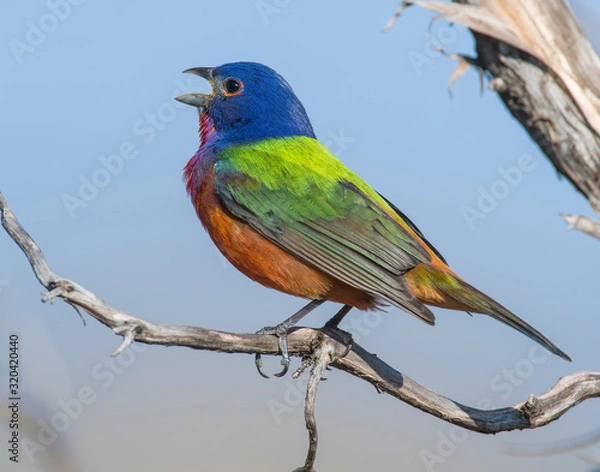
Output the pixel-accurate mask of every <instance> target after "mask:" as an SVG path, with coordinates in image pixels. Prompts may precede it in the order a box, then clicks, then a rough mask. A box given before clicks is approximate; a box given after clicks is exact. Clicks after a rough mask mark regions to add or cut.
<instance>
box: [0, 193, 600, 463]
mask: <svg viewBox="0 0 600 472" xmlns="http://www.w3.org/2000/svg"><path fill="white" fill-rule="evenodd" d="M0 217H1V221H2V226H3V227H4V229H5V230H6V232H7V233H8V235H9V236H10V237H11V238H12V239H13V240H14V241H15V242H16V243H17V245H18V246H19V247H20V248H21V250H22V251H23V252H24V253H25V255H26V256H27V259H28V260H29V263H30V264H31V267H32V268H33V271H34V273H35V276H36V277H37V278H38V280H39V281H40V283H41V284H42V285H43V286H44V287H45V288H46V289H47V290H48V293H47V294H45V295H44V297H43V300H44V301H48V300H50V301H51V300H54V299H55V298H61V299H63V300H64V301H65V302H67V303H69V304H71V305H73V306H76V307H79V308H82V309H83V310H85V311H86V312H88V313H89V314H90V315H91V316H92V317H94V318H95V319H97V320H98V321H100V322H101V323H102V324H104V325H106V326H108V327H110V328H112V330H113V331H114V332H115V333H116V334H118V335H120V336H123V343H122V344H121V346H120V347H119V348H118V349H117V350H116V351H115V352H114V353H113V354H114V355H116V354H118V353H119V352H121V351H122V350H123V349H124V348H126V347H127V346H128V345H129V344H131V343H132V342H133V341H138V342H143V343H146V344H160V345H165V346H184V347H189V348H192V349H203V350H210V351H220V352H230V353H233V352H236V353H244V354H256V353H260V354H273V355H275V354H277V353H278V343H277V340H276V339H275V337H274V336H270V335H263V334H236V333H227V332H223V331H216V330H211V329H205V328H198V327H192V326H172V325H165V324H160V323H154V322H152V321H148V320H144V319H142V318H138V317H135V316H133V315H130V314H128V313H125V312H124V311H121V310H118V309H116V308H114V307H112V306H110V305H109V304H108V303H106V302H105V301H104V300H102V299H101V298H100V297H98V296H97V295H96V294H95V293H93V292H91V291H89V290H87V289H86V288H84V287H82V286H81V285H79V284H77V283H76V282H73V281H72V280H68V279H65V278H63V277H61V276H59V275H58V274H56V273H54V272H53V271H52V270H51V269H50V267H49V266H48V263H47V262H46V259H45V258H44V255H43V253H42V251H41V249H40V248H39V246H38V245H37V244H36V243H35V242H34V241H33V239H32V238H31V236H29V234H27V232H26V231H25V229H24V228H23V227H22V226H21V224H20V223H19V222H18V220H17V219H16V218H15V216H14V215H13V213H12V212H11V210H10V208H9V207H8V205H7V203H6V201H5V199H4V197H3V196H2V194H1V193H0ZM346 338H347V333H345V332H343V331H340V330H338V329H337V328H331V327H325V328H323V329H311V328H296V329H294V330H293V331H292V332H291V333H290V335H289V339H288V344H289V351H290V355H293V356H297V357H301V358H302V359H303V366H302V367H301V369H299V371H298V373H300V372H301V371H302V370H304V368H305V367H307V366H308V365H309V364H313V369H312V372H311V379H310V382H309V389H308V392H307V404H306V410H305V416H306V422H307V427H308V429H309V432H310V447H309V453H308V457H307V462H306V465H305V467H304V468H303V469H302V470H304V471H306V472H310V471H311V470H312V464H313V463H314V458H315V454H316V445H317V436H316V423H315V420H314V400H315V397H316V389H317V385H318V381H319V380H320V378H321V375H322V373H323V370H324V369H325V368H326V367H327V366H329V365H330V366H331V367H334V368H336V369H339V370H341V371H344V372H347V373H349V374H351V375H353V376H355V377H358V378H360V379H362V380H365V381H366V382H369V383H370V384H372V385H373V386H375V387H376V388H377V389H378V390H379V391H381V392H385V393H388V394H390V395H392V396H393V397H395V398H397V399H399V400H401V401H403V402H405V403H408V404H409V405H412V406H414V407H416V408H418V409H420V410H422V411H424V412H426V413H429V414H431V415H434V416H436V417H438V418H441V419H442V420H444V421H447V422H449V423H452V424H455V425H458V426H461V427H463V428H467V429H470V430H472V431H476V432H479V433H486V434H491V433H498V432H500V431H511V430H514V429H528V428H529V429H530V428H538V427H540V426H544V425H546V424H548V423H550V422H552V421H555V420H557V419H558V418H560V417H561V416H562V415H563V414H564V413H566V412H567V411H568V410H569V409H571V408H573V407H574V406H576V405H577V404H579V403H581V402H582V401H584V400H587V399H589V398H596V397H600V372H578V373H574V374H571V375H568V376H566V377H563V378H561V379H560V380H559V381H558V382H557V383H556V385H554V386H553V387H552V388H551V389H550V390H548V391H547V392H545V393H543V394H542V395H540V396H537V397H536V396H534V395H531V396H530V397H529V398H528V399H527V400H525V401H523V402H521V403H517V404H516V405H513V406H510V407H506V408H499V409H495V410H480V409H477V408H471V407H469V406H465V405H462V404H460V403H458V402H455V401H453V400H451V399H449V398H446V397H444V396H442V395H440V394H438V393H436V392H434V391H432V390H429V389H428V388H426V387H424V386H422V385H420V384H419V383H417V382H415V381H414V380H412V379H410V378H409V377H407V376H405V375H403V374H402V373H400V372H398V371H397V370H395V369H394V368H392V367H390V366H389V365H388V364H386V363H385V362H384V361H382V360H381V359H380V358H379V357H377V356H376V355H374V354H371V353H369V352H367V351H366V350H365V349H363V348H362V347H360V346H359V345H357V344H348V342H347V339H346Z"/></svg>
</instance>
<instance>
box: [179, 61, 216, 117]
mask: <svg viewBox="0 0 600 472" xmlns="http://www.w3.org/2000/svg"><path fill="white" fill-rule="evenodd" d="M183 73H184V74H194V75H197V76H198V77H202V78H203V79H206V80H208V82H209V83H210V85H211V86H213V69H212V67H192V68H191V69H187V70H184V71H183ZM213 95H214V86H213V93H212V94H211V95H206V94H203V93H186V94H185V95H180V96H179V97H175V100H177V101H179V102H181V103H185V104H186V105H191V106H193V107H196V108H204V107H205V106H206V105H208V103H209V102H210V99H211V98H212V96H213Z"/></svg>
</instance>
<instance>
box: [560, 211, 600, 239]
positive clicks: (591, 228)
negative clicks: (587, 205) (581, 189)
mask: <svg viewBox="0 0 600 472" xmlns="http://www.w3.org/2000/svg"><path fill="white" fill-rule="evenodd" d="M560 217H561V218H562V219H563V220H565V221H566V223H567V229H570V230H571V229H576V230H577V231H581V232H582V233H585V234H589V235H590V236H592V237H593V238H596V239H600V222H598V221H596V220H592V219H591V218H588V217H587V216H580V215H565V214H561V215H560Z"/></svg>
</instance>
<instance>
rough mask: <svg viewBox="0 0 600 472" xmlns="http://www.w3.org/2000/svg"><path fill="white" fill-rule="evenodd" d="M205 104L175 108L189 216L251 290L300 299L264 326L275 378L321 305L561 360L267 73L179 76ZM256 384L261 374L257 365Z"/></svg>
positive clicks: (242, 68) (241, 66)
mask: <svg viewBox="0 0 600 472" xmlns="http://www.w3.org/2000/svg"><path fill="white" fill-rule="evenodd" d="M184 73H191V74H194V75H196V76H199V77H201V78H203V79H205V80H207V81H208V82H209V84H210V85H211V88H212V91H211V93H210V94H202V93H188V94H184V95H181V96H178V97H176V100H178V101H179V102H182V103H184V104H187V105H191V106H193V107H196V108H197V109H198V112H199V134H200V146H199V148H198V150H197V151H196V153H195V154H194V155H193V157H192V158H191V159H190V160H189V162H188V163H187V164H186V165H185V168H184V171H183V179H184V182H185V184H186V189H187V192H188V194H189V195H190V198H191V200H192V204H193V206H194V208H195V211H196V214H197V216H198V218H199V219H200V221H201V223H202V225H203V226H204V228H205V229H206V231H207V232H208V234H209V235H210V237H211V239H212V241H213V242H214V244H215V245H216V247H217V248H218V249H219V250H220V252H221V253H222V254H223V255H224V256H225V258H227V259H228V260H229V261H230V262H231V264H233V265H234V266H235V267H236V268H237V269H238V270H239V271H241V272H242V273H243V274H245V275H246V276H247V277H249V278H250V279H252V280H254V281H256V282H259V283H260V284H262V285H264V286H266V287H269V288H272V289H276V290H278V291H280V292H284V293H287V294H290V295H295V296H298V297H302V298H305V299H308V300H310V302H309V303H308V304H307V305H306V306H305V307H304V308H302V309H301V310H299V311H298V312H297V313H295V314H294V315H292V316H291V317H289V318H288V319H287V320H285V321H284V322H282V323H280V324H278V325H277V326H275V327H265V328H263V329H262V330H260V331H259V333H263V334H265V333H266V334H274V335H276V336H277V337H278V339H279V348H280V351H281V355H282V360H281V363H282V365H283V366H284V368H283V370H282V371H281V372H280V373H279V374H276V375H284V374H285V372H287V369H288V366H289V354H288V352H287V337H286V335H287V332H288V330H289V329H290V328H291V327H292V326H293V325H294V324H295V323H297V322H298V321H299V319H301V318H302V317H303V316H305V315H306V314H307V313H309V312H310V311H312V310H313V309H314V308H316V307H317V306H319V305H320V304H321V303H323V302H325V301H331V302H336V303H340V304H342V305H343V307H342V309H341V310H340V311H339V312H338V314H337V315H336V316H334V318H333V319H332V320H331V321H332V322H333V323H334V324H335V325H337V324H338V323H339V321H341V319H342V318H343V316H345V314H346V313H347V312H348V311H350V309H352V308H357V309H359V310H379V309H382V308H383V307H385V306H389V305H393V306H395V307H398V308H400V309H402V310H404V311H406V312H408V313H410V314H411V315H414V316H415V317H417V318H419V319H420V320H422V321H424V322H425V323H427V324H430V325H433V324H434V323H435V316H434V314H433V312H432V311H431V310H430V309H429V308H428V307H429V306H432V307H439V308H447V309H452V310H461V311H466V312H468V313H470V314H472V313H478V314H486V315H488V316H491V317H492V318H495V319H496V320H499V321H501V322H502V323H505V324H507V325H509V326H511V327H513V328H515V329H516V330H518V331H520V332H521V333H523V334H525V335H526V336H528V337H530V338H531V339H533V340H534V341H536V342H538V343H539V344H541V345H542V346H544V347H545V348H546V349H548V350H549V351H550V352H552V353H554V354H556V355H558V356H560V357H561V358H563V359H565V360H568V361H570V360H571V359H570V357H569V356H568V355H567V354H566V353H565V352H563V351H562V350H560V349H559V348H558V347H557V346H556V345H555V344H553V343H552V342H551V341H550V340H549V339H548V338H546V337H545V336H544V335H543V334H541V333H540V332H539V331H538V330H536V329H535V328H533V327H532V326H531V325H529V324H528V323H526V322H525V321H524V320H522V319H521V318H519V317H518V316H517V315H515V314H514V313H512V312H511V311H509V310H508V309H506V308H505V307H504V306H502V305H501V304H500V303H498V302H496V301H495V300H494V299H492V298H491V297H489V296H488V295H486V294H484V293H483V292H482V291H480V290H478V289H476V288H475V287H473V286H472V285H470V284H469V283H467V282H465V281H464V280H463V279H462V278H461V277H459V276H458V275H457V274H456V273H455V272H453V271H452V269H450V267H449V266H448V263H447V262H446V260H445V259H444V257H443V256H442V255H441V254H440V252H439V251H438V250H437V249H436V248H435V247H434V246H433V245H432V244H431V243H430V242H429V241H428V240H427V239H426V238H425V236H424V235H423V233H422V232H421V231H420V230H419V228H418V227H417V226H416V225H415V224H414V223H413V222H412V221H411V220H410V219H409V218H408V217H407V216H406V215H405V214H404V213H403V212H402V211H401V210H400V209H399V208H398V207H397V206H395V205H394V204H393V203H392V202H390V201H389V200H387V199H386V198H385V197H383V196H382V195H381V194H379V193H378V192H377V191H375V190H374V189H373V188H372V187H371V186H370V185H369V184H368V183H366V182H365V181H364V180H363V179H362V178H361V177H359V176H358V175H357V174H356V173H354V172H352V171H351V170H350V169H349V168H348V167H346V166H345V165H344V164H343V163H342V161H340V160H339V159H338V158H337V157H336V156H335V155H334V154H333V153H332V152H331V151H330V150H329V149H328V148H327V147H326V146H325V145H323V144H322V143H321V142H320V141H319V140H318V139H317V137H316V135H315V132H314V130H313V127H312V125H311V122H310V120H309V117H308V114H307V112H306V110H305V108H304V106H303V105H302V103H301V101H300V100H299V99H298V97H297V96H296V94H295V93H294V91H293V89H292V88H291V86H290V85H289V84H288V82H287V81H286V80H285V79H284V78H283V77H282V76H281V75H279V74H278V73H277V72H275V71H274V70H273V69H271V68H270V67H268V66H265V65H263V64H259V63H255V62H232V63H226V64H223V65H220V66H217V67H194V68H190V69H187V70H185V71H184ZM257 367H258V368H259V372H260V373H261V375H263V376H265V377H266V374H264V372H262V370H261V367H262V363H261V362H260V359H259V356H257Z"/></svg>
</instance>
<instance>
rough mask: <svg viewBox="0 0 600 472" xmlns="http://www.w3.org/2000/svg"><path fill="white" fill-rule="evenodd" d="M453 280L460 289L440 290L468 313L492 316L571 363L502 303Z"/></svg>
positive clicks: (550, 342)
mask: <svg viewBox="0 0 600 472" xmlns="http://www.w3.org/2000/svg"><path fill="white" fill-rule="evenodd" d="M452 278H453V279H455V280H456V281H457V282H458V285H459V287H458V289H457V287H456V285H455V284H452V286H447V287H443V288H442V287H439V288H441V289H442V291H443V292H444V293H445V294H446V295H447V296H449V297H451V298H453V299H454V300H455V301H456V302H458V303H460V304H462V305H465V306H466V307H468V311H471V312H474V313H481V314H484V315H488V316H491V317H492V318H495V319H497V320H498V321H501V322H502V323H505V324H507V325H508V326H511V327H513V328H514V329H516V330H517V331H520V332H521V333H523V334H524V335H525V336H528V337H529V338H531V339H533V340H534V341H536V342H537V343H539V344H541V345H542V346H544V347H545V348H546V349H548V350H549V351H550V352H552V353H554V354H556V355H557V356H560V357H562V358H563V359H565V360H566V361H569V362H570V361H571V358H570V357H569V356H568V355H567V354H566V353H565V352H564V351H562V350H561V349H559V348H558V347H557V346H556V345H555V344H554V343H553V342H552V341H550V340H549V339H548V338H547V337H546V336H544V335H543V334H542V333H540V332H539V331H538V330H537V329H535V328H534V327H533V326H531V325H530V324H528V323H526V322H525V321H523V320H522V319H521V318H519V317H518V316H517V315H515V314H514V313H512V312H511V311H509V310H507V309H506V308H504V307H503V306H502V305H500V303H498V302H496V301H495V300H493V299H492V298H490V297H488V296H487V295H486V294H485V293H483V292H481V291H479V290H477V289H476V288H475V287H473V286H472V285H469V284H468V283H467V282H465V281H464V280H462V279H460V278H458V277H452Z"/></svg>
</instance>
